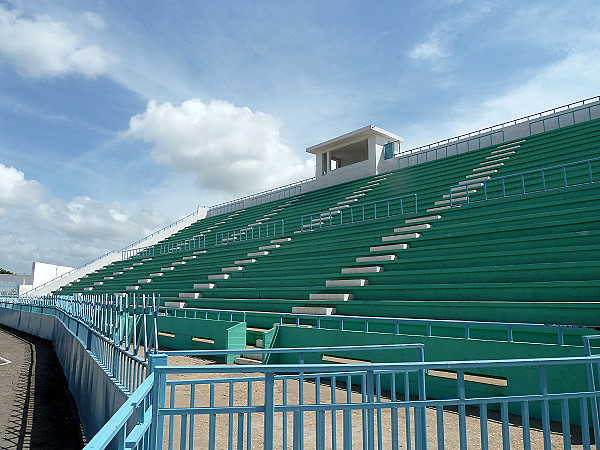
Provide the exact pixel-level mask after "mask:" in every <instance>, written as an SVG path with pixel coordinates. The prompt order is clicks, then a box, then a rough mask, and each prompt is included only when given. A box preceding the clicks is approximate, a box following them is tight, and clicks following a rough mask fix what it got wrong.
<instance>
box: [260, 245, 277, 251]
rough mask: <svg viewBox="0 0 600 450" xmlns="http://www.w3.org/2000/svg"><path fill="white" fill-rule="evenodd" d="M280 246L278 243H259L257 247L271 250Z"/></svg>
mask: <svg viewBox="0 0 600 450" xmlns="http://www.w3.org/2000/svg"><path fill="white" fill-rule="evenodd" d="M279 247H281V245H280V244H270V245H261V246H260V247H258V249H259V250H272V249H274V248H279Z"/></svg>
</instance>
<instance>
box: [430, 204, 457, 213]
mask: <svg viewBox="0 0 600 450" xmlns="http://www.w3.org/2000/svg"><path fill="white" fill-rule="evenodd" d="M450 208H452V207H451V206H450V205H448V206H438V207H437V208H427V210H426V211H427V212H435V211H443V210H444V209H450Z"/></svg>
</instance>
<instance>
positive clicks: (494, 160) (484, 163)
mask: <svg viewBox="0 0 600 450" xmlns="http://www.w3.org/2000/svg"><path fill="white" fill-rule="evenodd" d="M501 156H502V155H500V156H488V157H486V158H485V159H488V160H489V161H484V162H482V163H479V165H480V166H485V165H486V164H495V163H497V162H500V161H508V160H509V159H510V158H509V157H508V156H506V157H504V158H502V157H501ZM492 158H496V159H492Z"/></svg>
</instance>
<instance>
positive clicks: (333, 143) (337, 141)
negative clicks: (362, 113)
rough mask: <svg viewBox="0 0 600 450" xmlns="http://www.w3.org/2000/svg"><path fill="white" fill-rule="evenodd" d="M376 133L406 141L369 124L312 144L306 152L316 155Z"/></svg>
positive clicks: (387, 137)
mask: <svg viewBox="0 0 600 450" xmlns="http://www.w3.org/2000/svg"><path fill="white" fill-rule="evenodd" d="M374 134H377V135H380V136H383V137H385V138H386V139H389V140H392V141H399V142H404V139H402V138H401V137H400V136H398V135H396V134H394V133H391V132H389V131H386V130H384V129H383V128H379V127H376V126H375V125H367V126H366V127H362V128H359V129H358V130H354V131H350V132H349V133H346V134H342V135H341V136H338V137H335V138H333V139H329V140H327V141H325V142H321V143H320V144H316V145H312V146H310V147H308V148H307V149H306V152H307V153H312V154H314V155H316V154H318V153H323V152H324V151H327V150H330V149H331V148H333V147H335V148H337V147H340V145H344V144H349V143H352V142H356V141H359V140H362V139H366V138H368V137H369V136H372V135H374Z"/></svg>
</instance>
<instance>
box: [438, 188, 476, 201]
mask: <svg viewBox="0 0 600 450" xmlns="http://www.w3.org/2000/svg"><path fill="white" fill-rule="evenodd" d="M469 187H470V186H469ZM466 192H467V191H466V189H465V188H462V190H460V191H459V190H457V189H453V190H452V198H454V196H455V195H459V194H460V195H464V194H465V193H466ZM476 192H477V189H469V194H475V193H476ZM442 198H450V194H444V195H442Z"/></svg>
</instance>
